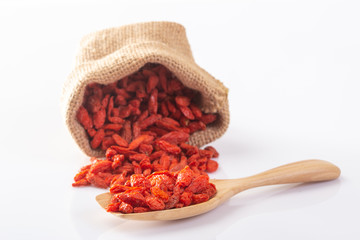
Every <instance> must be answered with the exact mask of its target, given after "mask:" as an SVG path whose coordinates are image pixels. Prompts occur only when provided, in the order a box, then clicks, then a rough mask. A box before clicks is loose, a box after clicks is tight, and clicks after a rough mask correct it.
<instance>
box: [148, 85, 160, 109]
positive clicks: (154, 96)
mask: <svg viewBox="0 0 360 240" xmlns="http://www.w3.org/2000/svg"><path fill="white" fill-rule="evenodd" d="M148 104H149V105H148V109H149V113H150V114H156V113H157V111H158V90H157V89H156V88H155V89H153V90H152V91H151V94H150V97H149V103H148Z"/></svg>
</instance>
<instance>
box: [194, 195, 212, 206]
mask: <svg viewBox="0 0 360 240" xmlns="http://www.w3.org/2000/svg"><path fill="white" fill-rule="evenodd" d="M207 200H209V196H208V195H206V194H202V193H200V194H193V195H192V204H198V203H202V202H206V201H207Z"/></svg>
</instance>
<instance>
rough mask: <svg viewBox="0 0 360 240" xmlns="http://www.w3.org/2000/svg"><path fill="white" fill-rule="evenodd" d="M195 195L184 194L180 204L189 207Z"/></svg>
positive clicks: (181, 196)
mask: <svg viewBox="0 0 360 240" xmlns="http://www.w3.org/2000/svg"><path fill="white" fill-rule="evenodd" d="M192 196H193V194H192V193H191V192H183V193H182V194H181V195H180V200H179V201H180V203H182V204H184V207H186V206H189V205H190V204H191V202H192Z"/></svg>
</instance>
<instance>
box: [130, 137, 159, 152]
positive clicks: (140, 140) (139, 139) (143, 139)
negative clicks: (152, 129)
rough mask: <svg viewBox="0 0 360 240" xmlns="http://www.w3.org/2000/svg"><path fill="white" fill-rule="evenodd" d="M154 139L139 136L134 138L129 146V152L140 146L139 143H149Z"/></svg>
mask: <svg viewBox="0 0 360 240" xmlns="http://www.w3.org/2000/svg"><path fill="white" fill-rule="evenodd" d="M153 139H154V137H153V136H149V135H140V136H139V137H137V138H135V139H134V140H133V141H132V142H131V143H130V144H129V150H134V149H136V148H138V147H139V146H140V144H141V143H151V142H152V141H153Z"/></svg>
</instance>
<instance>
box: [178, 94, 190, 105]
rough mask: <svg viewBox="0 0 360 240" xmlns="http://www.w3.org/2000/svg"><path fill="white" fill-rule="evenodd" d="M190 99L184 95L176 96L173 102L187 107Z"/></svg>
mask: <svg viewBox="0 0 360 240" xmlns="http://www.w3.org/2000/svg"><path fill="white" fill-rule="evenodd" d="M190 101H191V99H190V98H188V97H186V96H176V97H175V102H176V104H177V105H178V106H181V107H187V106H189V105H190Z"/></svg>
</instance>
